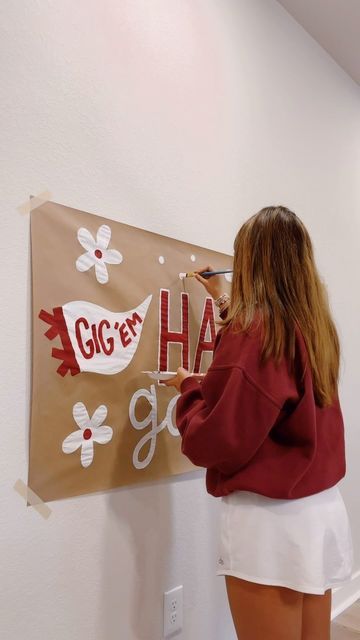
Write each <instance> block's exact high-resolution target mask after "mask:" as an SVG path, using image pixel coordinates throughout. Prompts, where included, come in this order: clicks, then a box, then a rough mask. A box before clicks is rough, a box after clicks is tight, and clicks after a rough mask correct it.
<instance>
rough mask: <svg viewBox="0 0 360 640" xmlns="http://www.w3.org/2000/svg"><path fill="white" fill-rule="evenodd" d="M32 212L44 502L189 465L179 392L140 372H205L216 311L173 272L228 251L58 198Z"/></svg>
mask: <svg viewBox="0 0 360 640" xmlns="http://www.w3.org/2000/svg"><path fill="white" fill-rule="evenodd" d="M30 215H31V254H32V303H33V326H32V339H33V341H32V356H33V358H32V406H31V428H30V464H29V480H28V484H29V487H31V488H32V489H33V490H34V491H35V492H36V493H37V494H38V495H40V496H41V497H42V499H43V500H44V501H49V500H55V499H59V498H65V497H68V496H74V495H79V494H84V493H91V492H94V491H100V490H104V489H110V488H114V487H120V486H128V485H133V484H136V483H143V482H147V481H151V480H155V479H158V478H161V477H166V476H172V475H175V474H179V473H184V472H187V471H193V470H194V469H196V468H197V467H195V466H194V465H193V464H192V463H191V462H190V461H189V460H188V458H186V457H185V456H184V455H183V454H182V453H181V437H180V434H179V431H178V429H177V427H176V423H175V405H176V401H177V398H178V396H179V394H178V392H177V391H176V389H175V388H174V387H166V386H165V385H163V384H160V383H158V382H157V381H154V380H151V379H150V378H149V377H148V376H147V375H146V374H144V373H141V372H142V371H144V370H161V371H162V370H169V371H176V369H177V367H179V366H184V367H185V368H186V369H188V370H189V371H191V372H196V373H205V372H206V370H207V368H208V366H209V365H210V363H211V359H212V349H213V343H214V338H215V334H216V331H217V326H216V325H215V320H217V319H218V317H219V316H218V310H217V309H216V307H215V305H214V303H213V301H212V299H211V297H209V296H208V295H207V293H206V291H205V289H204V287H203V286H202V285H201V283H199V282H198V281H197V280H195V279H194V278H187V279H186V280H180V279H179V273H180V272H190V271H194V270H195V269H197V268H200V267H202V266H204V265H207V264H209V263H210V264H211V265H212V266H213V267H214V268H215V269H231V268H232V257H231V256H229V255H226V254H223V253H219V252H216V251H210V250H208V249H204V248H202V247H199V246H196V245H193V244H188V243H186V242H181V241H179V240H174V239H172V238H168V237H166V236H163V235H159V234H156V233H152V232H150V231H145V230H143V229H138V228H136V227H133V226H130V225H126V224H122V223H120V222H115V221H113V220H108V219H106V218H103V217H100V216H97V215H93V214H90V213H86V212H83V211H78V210H76V209H71V208H70V207H65V206H63V205H60V204H56V203H54V202H46V203H44V204H42V205H41V206H39V207H37V208H36V209H33V210H32V211H31V214H30ZM222 277H223V280H224V287H223V290H224V291H226V292H228V293H229V292H230V287H231V285H230V283H229V281H228V280H227V279H226V278H227V277H228V276H227V277H225V276H222Z"/></svg>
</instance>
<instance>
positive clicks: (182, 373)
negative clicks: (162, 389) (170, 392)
mask: <svg viewBox="0 0 360 640" xmlns="http://www.w3.org/2000/svg"><path fill="white" fill-rule="evenodd" d="M189 377H191V373H190V372H189V371H187V370H186V369H184V368H183V367H178V369H177V371H176V376H174V377H173V378H169V380H162V381H161V382H162V383H163V384H166V386H167V387H176V389H177V390H178V391H180V385H181V383H182V381H183V380H185V378H189Z"/></svg>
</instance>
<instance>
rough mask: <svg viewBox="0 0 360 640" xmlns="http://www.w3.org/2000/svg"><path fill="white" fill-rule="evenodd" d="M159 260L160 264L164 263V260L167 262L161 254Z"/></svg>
mask: <svg viewBox="0 0 360 640" xmlns="http://www.w3.org/2000/svg"><path fill="white" fill-rule="evenodd" d="M159 262H160V264H164V262H165V258H164V256H159Z"/></svg>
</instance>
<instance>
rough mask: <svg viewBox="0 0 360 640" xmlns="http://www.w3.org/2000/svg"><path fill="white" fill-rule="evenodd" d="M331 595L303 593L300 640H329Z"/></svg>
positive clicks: (328, 593) (329, 590) (329, 591)
mask: <svg viewBox="0 0 360 640" xmlns="http://www.w3.org/2000/svg"><path fill="white" fill-rule="evenodd" d="M331 595H332V594H331V589H328V590H327V591H325V593H324V595H315V594H313V593H304V602H303V616H302V636H301V640H330V627H331Z"/></svg>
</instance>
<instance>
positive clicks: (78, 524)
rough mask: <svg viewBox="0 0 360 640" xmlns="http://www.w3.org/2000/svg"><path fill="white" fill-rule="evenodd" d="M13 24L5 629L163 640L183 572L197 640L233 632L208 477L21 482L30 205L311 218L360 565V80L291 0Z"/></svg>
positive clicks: (202, 228) (196, 1)
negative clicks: (44, 199) (328, 309)
mask: <svg viewBox="0 0 360 640" xmlns="http://www.w3.org/2000/svg"><path fill="white" fill-rule="evenodd" d="M0 24H1V29H2V34H1V38H0V47H1V52H0V53H1V57H0V59H1V63H0V65H1V66H0V92H1V107H2V109H1V114H2V117H1V121H0V139H1V147H2V158H1V162H2V166H1V174H0V175H1V177H0V180H1V208H2V211H1V220H2V223H3V228H2V233H1V240H0V242H1V266H2V272H3V281H2V283H3V288H2V298H1V299H2V308H1V322H2V332H1V336H2V367H1V373H2V381H1V387H0V393H1V396H2V397H1V401H2V404H1V416H2V421H1V422H2V424H1V441H0V456H1V464H0V500H1V503H0V567H1V578H0V585H1V586H0V638H1V640H2V639H6V640H23V639H24V638H26V639H27V640H43V639H44V640H45V639H46V640H47V639H48V638H51V640H63V639H64V638H67V639H68V640H119V639H120V640H140V639H141V640H160V638H161V637H162V633H161V632H162V594H163V592H164V591H165V590H167V589H170V588H172V587H173V586H176V585H178V584H183V585H184V605H185V611H184V615H185V627H184V633H183V636H182V637H183V638H184V640H195V639H200V638H201V639H202V638H207V639H209V640H234V638H235V634H234V632H233V627H232V621H231V618H230V614H229V610H228V605H227V601H226V594H225V585H224V579H223V578H222V577H216V576H215V569H216V566H217V565H216V562H217V531H218V529H217V527H218V508H219V501H218V500H216V499H215V498H213V497H212V496H210V495H208V494H207V493H206V489H205V484H204V472H203V470H201V469H200V470H198V471H195V472H193V473H190V474H185V475H184V476H178V477H173V478H170V479H169V480H164V481H161V482H156V483H152V484H148V485H144V486H136V487H125V488H122V489H119V490H114V491H112V492H108V493H105V494H100V493H99V494H96V495H89V496H83V497H80V498H73V499H69V500H64V501H58V502H53V503H51V504H50V506H51V509H52V514H51V516H50V518H49V519H48V520H44V519H42V518H41V516H40V515H39V514H38V513H37V512H36V511H34V510H33V509H32V508H25V504H24V501H23V499H22V498H21V497H20V496H19V495H18V494H17V493H15V491H14V489H13V485H14V483H15V481H16V480H17V479H18V478H22V479H23V480H26V477H27V455H28V444H27V440H28V415H29V409H28V406H29V382H28V381H29V362H30V360H29V344H30V337H29V336H30V330H29V310H30V301H29V298H30V293H29V283H30V277H29V216H26V215H25V216H22V215H20V214H19V213H18V211H17V210H16V207H17V205H19V204H20V203H22V202H23V201H25V200H26V199H27V198H28V196H29V194H30V193H32V194H37V193H40V192H41V191H42V190H44V189H46V188H47V189H49V190H50V191H51V193H52V195H53V198H52V199H53V200H55V201H57V202H61V203H63V204H66V205H70V206H73V207H76V208H80V209H84V210H87V211H91V212H94V213H100V214H103V215H104V216H107V217H110V218H113V219H116V220H119V221H122V222H125V223H129V224H134V225H137V226H139V227H142V228H146V229H150V230H152V231H155V232H160V233H165V234H167V235H169V236H171V237H175V238H179V239H181V240H185V241H190V242H194V243H197V244H200V245H203V246H206V247H209V248H211V249H215V250H219V251H225V252H231V250H232V242H233V238H234V236H235V232H236V231H237V230H238V228H239V226H240V224H241V223H242V222H243V221H244V220H245V219H246V218H247V217H249V216H250V215H251V214H252V213H255V212H256V211H257V210H258V209H259V208H260V207H262V206H265V205H269V204H276V203H277V204H285V205H287V206H289V207H290V208H293V209H294V210H295V211H296V213H297V214H298V215H299V216H300V217H301V218H302V219H303V221H304V222H305V224H306V225H307V227H308V229H309V231H310V234H311V236H312V238H313V242H314V246H315V251H316V257H317V262H318V266H319V269H320V271H321V273H322V274H323V276H324V278H325V280H326V282H327V284H328V288H329V294H330V299H331V304H332V309H333V313H334V317H335V319H336V321H337V324H338V328H339V332H340V338H341V340H342V349H343V367H342V381H341V389H340V394H341V401H342V407H343V414H344V419H345V425H346V438H347V475H346V477H345V479H344V480H343V481H342V482H341V491H342V495H343V497H344V500H345V502H346V505H347V507H348V510H349V515H350V519H351V523H352V528H353V537H354V541H355V543H356V549H355V554H356V558H355V560H356V567H355V568H356V569H358V568H359V564H360V546H359V536H360V518H359V497H358V496H359V490H358V489H359V480H360V478H359V464H358V461H359V456H360V439H359V431H358V424H359V422H358V415H359V412H358V406H357V401H358V393H359V388H358V382H359V373H358V371H359V369H358V363H359V359H360V352H359V332H358V318H359V312H360V309H359V289H358V287H356V285H358V273H359V251H358V249H359V230H360V222H359V205H360V187H359V180H358V176H359V169H360V157H359V148H360V118H359V112H360V111H359V109H360V89H359V87H358V86H356V85H355V83H354V82H353V81H351V80H350V78H349V77H348V76H346V74H345V73H344V72H343V71H342V70H341V69H340V68H339V67H338V66H337V65H336V64H335V62H334V61H333V60H332V59H331V58H330V57H329V56H328V55H327V54H326V53H325V52H324V51H323V50H322V49H321V48H320V47H319V46H318V45H317V44H316V43H315V41H313V40H312V39H311V38H310V36H308V35H307V34H306V32H305V31H304V30H303V29H302V28H301V27H300V26H299V25H298V24H297V23H296V22H295V21H294V20H293V19H292V18H291V17H290V16H289V15H288V14H287V13H286V12H285V10H284V9H283V8H282V7H281V6H280V5H278V4H277V3H276V2H275V0H222V1H221V2H219V1H218V0H172V1H171V2H169V1H168V0H151V2H150V1H146V0H120V1H116V0H106V1H103V0H101V1H100V0H98V1H96V0H77V2H72V1H70V0H62V1H61V2H55V0H29V1H27V2H23V1H21V0H2V2H1V5H0ZM49 428H50V425H49ZM352 587H353V588H355V581H354V584H353V585H352ZM336 595H337V597H338V599H339V598H341V594H336Z"/></svg>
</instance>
